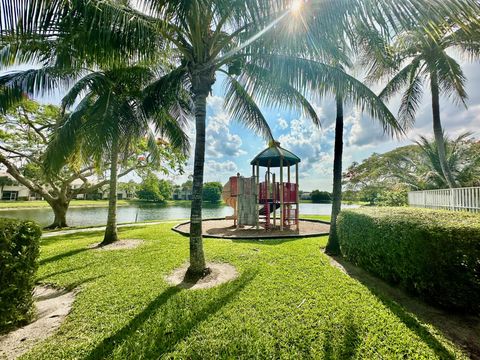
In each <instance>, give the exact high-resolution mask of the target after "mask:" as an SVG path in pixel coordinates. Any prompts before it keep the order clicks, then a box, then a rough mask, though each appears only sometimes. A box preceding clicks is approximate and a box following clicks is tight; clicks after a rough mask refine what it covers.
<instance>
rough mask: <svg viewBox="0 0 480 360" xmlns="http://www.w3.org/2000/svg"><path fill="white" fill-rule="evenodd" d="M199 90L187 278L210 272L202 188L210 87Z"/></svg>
mask: <svg viewBox="0 0 480 360" xmlns="http://www.w3.org/2000/svg"><path fill="white" fill-rule="evenodd" d="M202 90H203V91H197V92H196V94H195V95H194V104H195V129H196V138H195V158H194V167H193V188H192V207H191V213H190V266H189V268H188V271H187V274H186V277H187V278H192V279H193V278H198V277H202V276H204V275H205V274H206V273H208V269H207V266H206V263H205V254H204V252H203V241H202V190H203V170H204V163H205V122H206V113H207V96H208V93H209V90H208V89H202Z"/></svg>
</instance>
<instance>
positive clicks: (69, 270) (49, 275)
mask: <svg viewBox="0 0 480 360" xmlns="http://www.w3.org/2000/svg"><path fill="white" fill-rule="evenodd" d="M91 264H92V263H88V264H85V265H82V266H76V267H72V268H68V269H63V270H59V271H55V272H52V273H50V274H45V275H43V276H41V277H39V278H37V279H36V282H37V283H41V282H42V281H44V280H47V279H48V278H51V277H54V276H57V275H63V274H68V273H70V272H73V271H78V270H82V269H85V268H87V267H89V266H90V265H91Z"/></svg>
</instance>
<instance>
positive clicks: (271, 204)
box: [258, 202, 280, 216]
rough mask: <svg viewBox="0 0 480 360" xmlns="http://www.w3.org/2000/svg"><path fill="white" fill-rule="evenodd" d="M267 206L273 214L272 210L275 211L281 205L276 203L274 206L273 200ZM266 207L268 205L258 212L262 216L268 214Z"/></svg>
mask: <svg viewBox="0 0 480 360" xmlns="http://www.w3.org/2000/svg"><path fill="white" fill-rule="evenodd" d="M267 206H268V210H269V213H270V214H271V213H272V212H274V211H275V210H277V209H278V208H279V207H280V204H278V203H275V206H274V204H273V203H272V202H269V203H268V205H267ZM265 207H266V206H265V205H263V207H262V208H261V209H260V210H259V211H258V214H259V215H260V216H265V215H267V213H266V209H265Z"/></svg>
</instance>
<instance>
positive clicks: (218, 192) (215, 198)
mask: <svg viewBox="0 0 480 360" xmlns="http://www.w3.org/2000/svg"><path fill="white" fill-rule="evenodd" d="M222 189H223V185H222V184H221V183H219V182H207V183H205V184H203V190H202V199H203V201H209V202H211V203H218V202H219V201H220V200H221V198H222Z"/></svg>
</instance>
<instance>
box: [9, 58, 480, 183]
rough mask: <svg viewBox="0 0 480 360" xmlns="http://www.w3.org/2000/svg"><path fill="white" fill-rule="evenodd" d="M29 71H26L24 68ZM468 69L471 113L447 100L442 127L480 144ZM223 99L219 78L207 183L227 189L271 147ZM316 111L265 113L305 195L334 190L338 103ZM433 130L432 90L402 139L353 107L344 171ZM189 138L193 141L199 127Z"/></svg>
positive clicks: (478, 100) (479, 102) (478, 92)
mask: <svg viewBox="0 0 480 360" xmlns="http://www.w3.org/2000/svg"><path fill="white" fill-rule="evenodd" d="M27 67H28V66H22V67H21V68H22V69H25V68H27ZM463 68H464V71H465V73H466V76H467V78H468V83H467V91H468V94H469V96H470V99H469V101H468V109H465V108H464V107H463V106H457V105H455V104H453V103H452V101H451V100H450V99H447V98H443V99H442V101H441V104H442V107H441V115H442V122H443V125H444V127H445V130H446V132H447V133H448V134H449V135H450V136H455V135H458V134H460V133H462V132H465V131H471V132H473V133H474V136H475V137H477V138H479V137H480V87H479V85H480V65H479V64H478V63H477V64H463ZM17 69H18V67H17ZM379 87H381V86H379ZM62 95H63V94H62V92H61V91H58V92H56V93H52V94H49V95H48V96H45V97H42V98H40V99H38V100H39V101H41V102H45V103H56V104H58V103H59V101H60V99H61V97H62ZM223 96H224V91H223V82H222V78H221V77H219V78H218V79H217V82H216V83H215V85H214V88H213V93H212V95H211V96H210V97H209V98H208V107H207V133H206V134H207V144H206V163H205V181H220V182H222V183H224V182H226V180H227V179H228V177H229V176H233V175H235V174H236V173H237V172H240V173H241V174H242V175H250V174H251V166H250V161H251V160H252V159H253V158H254V157H255V155H256V154H258V153H259V152H260V151H261V150H263V149H264V148H265V147H266V146H267V143H266V142H265V140H264V139H263V138H261V137H260V136H258V135H256V134H254V133H252V132H251V131H250V130H248V129H245V128H244V127H243V126H242V125H240V124H238V123H236V122H235V121H233V120H232V119H231V118H230V116H229V115H228V114H227V113H226V111H225V109H224V106H223ZM398 102H399V101H398V98H397V99H394V100H393V101H392V102H391V103H390V104H389V105H390V107H391V109H392V111H393V112H394V113H396V110H397V106H398ZM314 105H315V109H316V111H317V113H318V115H319V117H320V119H321V122H322V127H321V128H317V127H315V126H314V125H313V124H312V123H311V122H310V121H309V120H307V119H305V118H302V117H301V116H300V115H299V114H297V113H295V112H291V111H285V110H279V109H270V108H262V111H263V114H264V116H265V118H266V119H267V120H268V122H269V124H270V127H271V128H272V131H273V134H274V137H275V138H276V139H277V140H278V141H280V143H281V145H282V147H284V148H286V149H288V150H290V151H292V152H293V153H295V154H296V155H297V156H299V157H300V158H301V163H300V171H299V173H300V188H301V189H302V190H305V191H308V190H313V189H321V190H331V187H332V168H333V141H334V121H335V107H334V103H333V101H332V99H325V100H324V101H321V102H319V103H316V104H314ZM431 127H432V126H431V109H430V97H429V96H428V89H426V93H425V96H424V98H423V102H422V106H421V107H420V109H419V111H418V115H417V121H416V123H415V126H414V127H413V128H412V129H410V130H409V131H408V133H407V135H406V137H404V138H402V139H392V138H389V137H388V136H385V135H384V134H383V132H382V128H381V126H379V125H378V123H376V122H374V121H371V120H370V119H369V118H368V117H367V116H364V115H363V114H361V113H359V112H358V110H357V109H355V108H353V107H351V106H347V107H346V111H345V132H344V147H345V149H344V169H346V168H347V167H348V166H349V165H350V164H351V163H352V162H354V161H357V162H359V161H361V160H363V159H365V158H367V157H368V156H369V155H371V154H372V153H374V152H376V153H383V152H385V151H388V150H391V149H393V148H395V147H398V146H402V145H407V144H409V143H411V142H412V140H415V139H417V138H418V137H419V136H420V135H424V136H427V137H431V136H432V129H431ZM189 133H190V136H191V138H192V140H193V138H194V128H193V123H192V126H191V127H190V129H189ZM192 143H193V142H192ZM192 154H193V149H192ZM192 163H193V159H190V161H189V163H188V164H187V167H186V169H185V170H186V172H185V174H184V175H182V176H180V175H170V176H169V177H170V179H172V180H173V181H175V182H176V183H182V182H184V181H186V180H187V177H188V175H189V174H191V173H192V172H193V167H192ZM124 180H125V179H124ZM127 180H128V179H127Z"/></svg>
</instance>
